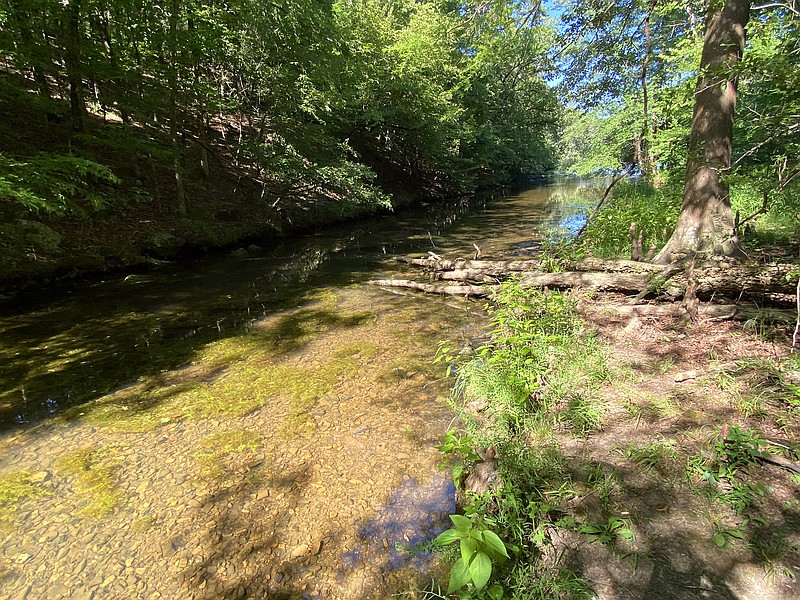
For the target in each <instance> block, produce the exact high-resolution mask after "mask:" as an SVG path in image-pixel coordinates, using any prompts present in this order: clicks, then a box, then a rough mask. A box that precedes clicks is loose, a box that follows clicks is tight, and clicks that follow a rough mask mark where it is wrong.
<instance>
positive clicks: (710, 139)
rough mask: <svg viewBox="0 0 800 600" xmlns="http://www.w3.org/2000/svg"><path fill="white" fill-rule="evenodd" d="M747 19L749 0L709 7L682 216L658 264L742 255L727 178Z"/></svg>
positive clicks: (725, 1) (723, 0)
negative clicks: (695, 256) (705, 255)
mask: <svg viewBox="0 0 800 600" xmlns="http://www.w3.org/2000/svg"><path fill="white" fill-rule="evenodd" d="M749 18H750V2H749V1H748V0H715V1H714V2H712V3H711V5H710V6H709V11H708V14H707V16H706V32H705V39H704V42H703V54H702V56H701V59H700V74H699V77H698V79H697V87H696V92H695V105H694V113H693V116H692V129H691V134H690V137H689V150H688V160H687V166H686V177H685V183H684V191H683V205H682V207H681V215H680V217H679V219H678V224H677V227H676V229H675V232H674V233H673V234H672V237H671V238H670V239H669V241H668V242H667V244H666V246H664V248H663V249H662V251H661V252H660V254H659V256H658V257H657V259H656V260H657V262H661V263H667V262H670V261H671V260H672V257H673V256H674V255H675V254H677V253H679V252H681V251H686V250H690V251H697V252H711V253H713V254H718V255H719V254H721V255H725V256H736V255H738V254H740V253H741V249H740V248H739V242H738V238H737V235H736V231H735V227H734V219H733V212H732V210H731V201H730V193H729V189H728V184H727V182H726V181H725V176H726V175H727V174H728V172H729V170H730V167H731V152H732V143H733V122H734V110H735V107H736V92H737V73H738V71H737V68H736V67H737V65H738V64H739V61H740V60H741V57H742V53H743V52H744V44H745V26H746V25H747V22H748V21H749Z"/></svg>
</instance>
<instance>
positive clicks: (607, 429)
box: [412, 283, 800, 600]
mask: <svg viewBox="0 0 800 600" xmlns="http://www.w3.org/2000/svg"><path fill="white" fill-rule="evenodd" d="M584 302H586V299H585V298H582V294H581V293H576V294H571V293H560V292H556V291H543V292H531V291H530V290H521V289H520V288H519V287H518V286H517V285H516V284H514V283H510V284H507V285H506V286H504V288H503V290H502V292H501V293H500V294H498V296H497V297H496V299H495V303H494V304H493V305H491V306H490V307H489V310H490V314H491V319H492V324H493V329H492V332H491V333H492V337H491V340H490V341H488V342H486V343H485V344H483V345H481V346H479V347H478V348H475V349H471V348H467V349H466V351H463V350H462V351H461V352H458V348H457V347H456V346H454V345H452V344H450V343H443V344H441V346H440V351H439V356H438V360H439V361H441V362H444V363H445V364H447V365H450V367H448V368H449V369H451V370H453V371H454V372H455V373H456V385H455V388H454V396H453V398H454V399H453V407H454V409H455V410H456V411H457V412H458V414H459V416H460V422H459V425H458V426H457V427H455V428H454V429H452V430H451V431H450V432H449V433H448V435H447V436H446V438H445V443H444V445H443V446H442V447H441V451H442V452H443V456H444V459H445V461H446V464H447V465H448V466H449V467H450V468H452V469H453V473H454V477H455V479H456V483H457V484H459V485H460V484H463V480H464V476H465V473H466V472H468V471H469V470H470V469H471V468H474V465H475V464H476V462H478V461H479V460H480V459H479V457H478V453H479V452H482V449H483V448H486V447H493V448H495V449H496V456H497V458H496V460H497V464H496V478H495V480H494V482H493V483H491V484H490V485H489V487H488V489H486V490H485V491H481V493H479V494H473V493H470V492H465V498H464V501H463V503H464V514H465V515H466V516H467V517H468V518H469V523H470V527H475V528H477V529H478V530H479V531H483V530H485V531H490V532H492V535H493V536H494V535H497V536H498V537H499V539H500V540H502V542H503V543H504V545H505V547H507V548H508V549H509V556H510V560H508V561H506V560H493V561H492V562H493V564H494V567H495V568H494V569H493V570H492V579H491V582H490V583H489V584H488V585H487V584H486V582H485V581H484V580H480V581H478V580H477V578H474V579H473V580H472V581H470V580H469V579H468V577H467V576H466V575H464V576H462V575H461V574H460V572H461V571H460V569H459V567H458V565H459V561H467V560H468V558H467V557H468V556H469V551H470V548H469V547H468V548H467V549H466V550H465V549H464V548H462V550H461V552H460V553H459V552H456V553H455V554H450V553H445V556H447V557H449V558H450V560H453V561H455V563H456V564H455V566H454V567H453V574H452V575H451V582H450V585H449V586H445V587H446V588H447V591H446V593H445V592H444V588H442V587H439V586H438V584H435V585H434V586H433V587H431V588H429V589H428V590H427V591H420V592H417V593H414V594H412V595H413V596H414V597H424V598H444V597H450V594H452V593H453V592H454V591H457V590H458V588H459V587H461V586H462V585H463V586H465V587H463V589H462V590H461V591H460V592H459V593H458V594H457V595H459V596H460V597H461V598H500V597H506V598H519V599H522V598H540V599H542V600H544V599H552V598H563V599H567V598H575V599H577V598H586V599H589V598H596V597H626V598H628V597H630V598H640V597H656V596H657V597H659V598H683V597H693V596H694V592H690V591H689V590H695V589H698V588H699V589H706V590H709V591H710V590H722V591H721V592H720V593H722V594H723V596H724V597H729V596H728V594H730V597H735V596H736V595H737V594H739V593H748V594H755V595H758V596H759V597H764V598H789V597H792V596H793V595H794V594H795V593H796V592H797V583H796V581H795V576H796V573H797V570H798V560H800V539H798V538H797V536H796V533H795V532H796V531H797V525H798V523H800V512H798V510H797V506H796V500H794V493H793V492H792V490H793V489H795V486H797V485H798V484H800V475H798V472H797V471H798V470H800V469H798V468H797V465H796V464H795V463H792V465H793V468H794V471H792V470H782V469H780V468H778V467H775V466H774V465H771V464H770V463H768V462H764V461H763V460H762V457H763V456H764V453H765V452H771V453H774V454H776V455H779V456H784V457H788V458H789V459H790V461H794V460H796V459H797V458H798V456H800V455H798V447H797V437H796V436H797V435H798V426H797V411H798V409H800V396H799V395H798V393H799V392H800V387H799V386H798V384H800V359H798V355H797V354H790V353H789V352H788V342H787V337H786V335H787V329H786V328H785V327H782V326H780V325H777V326H773V325H769V324H766V323H762V324H760V325H758V327H757V328H756V329H753V327H752V324H751V325H746V326H745V327H744V328H742V327H741V326H730V325H729V324H712V323H702V324H701V323H698V324H695V325H689V326H688V327H686V326H682V325H680V324H679V322H677V321H675V322H670V323H656V322H651V323H638V324H635V325H634V326H630V324H629V325H628V326H627V327H625V323H624V322H621V321H620V320H619V319H615V318H614V317H610V316H609V315H610V314H612V313H604V310H603V307H602V301H601V300H600V299H599V298H593V299H592V302H594V303H599V304H600V306H599V307H595V308H594V309H592V310H588V309H587V310H586V311H584V309H582V308H579V304H581V303H584ZM579 312H582V313H583V316H581V314H579ZM731 338H732V339H733V340H736V341H734V342H733V343H731V342H730V341H726V340H730V339H731ZM668 343H669V344H670V347H669V348H667V347H665V345H666V344H668ZM728 344H731V346H734V347H735V348H734V347H727V348H726V345H728ZM690 346H697V347H696V348H691V347H690ZM689 368H691V369H694V370H696V372H695V374H694V375H691V377H692V380H691V381H687V380H684V379H683V376H682V375H681V374H680V373H681V371H683V370H687V369H689ZM779 440H780V441H779ZM454 518H455V517H454ZM456 524H457V525H460V526H461V528H462V530H463V527H465V524H464V523H460V522H457V523H456ZM457 529H458V528H457ZM448 535H451V534H443V536H445V539H444V540H443V541H444V542H448V541H450V537H448ZM451 537H452V535H451ZM440 541H442V540H440ZM456 557H458V560H456ZM494 558H502V557H499V556H497V555H495V557H494ZM483 569H484V567H475V568H474V569H473V571H472V573H473V577H475V576H476V575H477V573H479V572H482V570H483ZM730 572H735V573H737V576H736V577H731V576H730V574H729V573H730ZM620 590H624V592H621V591H620ZM653 594H655V595H653Z"/></svg>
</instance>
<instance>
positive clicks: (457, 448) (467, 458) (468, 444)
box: [438, 428, 480, 486]
mask: <svg viewBox="0 0 800 600" xmlns="http://www.w3.org/2000/svg"><path fill="white" fill-rule="evenodd" d="M476 446H477V443H476V441H475V438H474V437H472V436H471V435H468V434H461V433H459V431H458V430H457V429H452V428H451V429H450V430H449V431H448V432H447V433H445V434H444V440H443V443H442V445H441V446H439V448H438V450H439V452H441V453H442V455H443V456H442V462H441V463H440V465H439V466H440V468H442V469H450V470H451V471H452V473H453V482H454V483H455V484H456V486H459V485H461V483H462V479H463V477H464V475H465V473H466V469H467V467H468V466H471V465H473V464H475V463H476V462H477V461H478V460H479V459H480V456H478V453H477V452H475V447H476Z"/></svg>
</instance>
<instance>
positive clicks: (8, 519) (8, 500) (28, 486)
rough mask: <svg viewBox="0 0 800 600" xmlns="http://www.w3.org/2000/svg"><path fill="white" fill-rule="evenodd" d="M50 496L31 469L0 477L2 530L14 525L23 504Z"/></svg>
mask: <svg viewBox="0 0 800 600" xmlns="http://www.w3.org/2000/svg"><path fill="white" fill-rule="evenodd" d="M48 494H49V492H48V491H47V490H45V489H44V488H43V487H42V486H41V485H40V484H39V483H38V482H37V474H36V473H33V472H32V471H31V470H30V469H23V470H20V471H14V472H10V473H3V474H2V475H0V530H5V529H7V528H8V527H9V526H10V525H12V524H13V523H14V520H15V513H16V511H17V508H18V507H19V505H20V503H21V502H23V501H24V500H27V499H29V498H36V497H37V496H44V495H48Z"/></svg>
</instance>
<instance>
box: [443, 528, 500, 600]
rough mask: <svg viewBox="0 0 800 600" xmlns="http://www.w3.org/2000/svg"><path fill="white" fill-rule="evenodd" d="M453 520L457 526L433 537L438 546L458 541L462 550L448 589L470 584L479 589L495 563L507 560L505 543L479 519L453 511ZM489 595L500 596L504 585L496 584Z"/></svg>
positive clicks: (451, 590)
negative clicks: (456, 513)
mask: <svg viewBox="0 0 800 600" xmlns="http://www.w3.org/2000/svg"><path fill="white" fill-rule="evenodd" d="M450 520H452V521H453V525H454V526H455V527H454V528H451V529H448V530H446V531H444V532H442V533H441V534H439V536H438V537H437V538H436V539H435V540H434V543H435V544H436V545H438V546H447V545H449V544H452V543H454V542H458V543H459V546H460V550H461V556H460V557H459V558H458V560H457V561H456V562H455V564H454V565H453V566H452V568H451V569H450V583H449V584H448V586H447V593H448V594H452V593H453V592H455V591H458V590H460V589H461V588H463V587H465V586H467V585H472V586H473V587H474V588H475V590H476V591H480V590H482V589H483V588H484V587H486V584H487V583H488V582H489V579H490V578H491V576H492V565H493V564H502V563H504V562H505V561H506V560H508V558H509V556H508V551H507V550H506V545H505V544H504V543H503V541H502V540H501V539H500V537H499V536H498V535H497V534H496V533H494V532H493V531H491V530H490V529H488V528H486V526H485V525H484V524H482V523H481V522H480V521H479V520H478V519H470V518H469V517H465V516H463V515H450ZM488 595H489V597H490V598H492V599H493V600H499V599H500V598H502V597H503V588H502V586H499V585H493V586H492V587H490V588H489V589H488Z"/></svg>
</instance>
